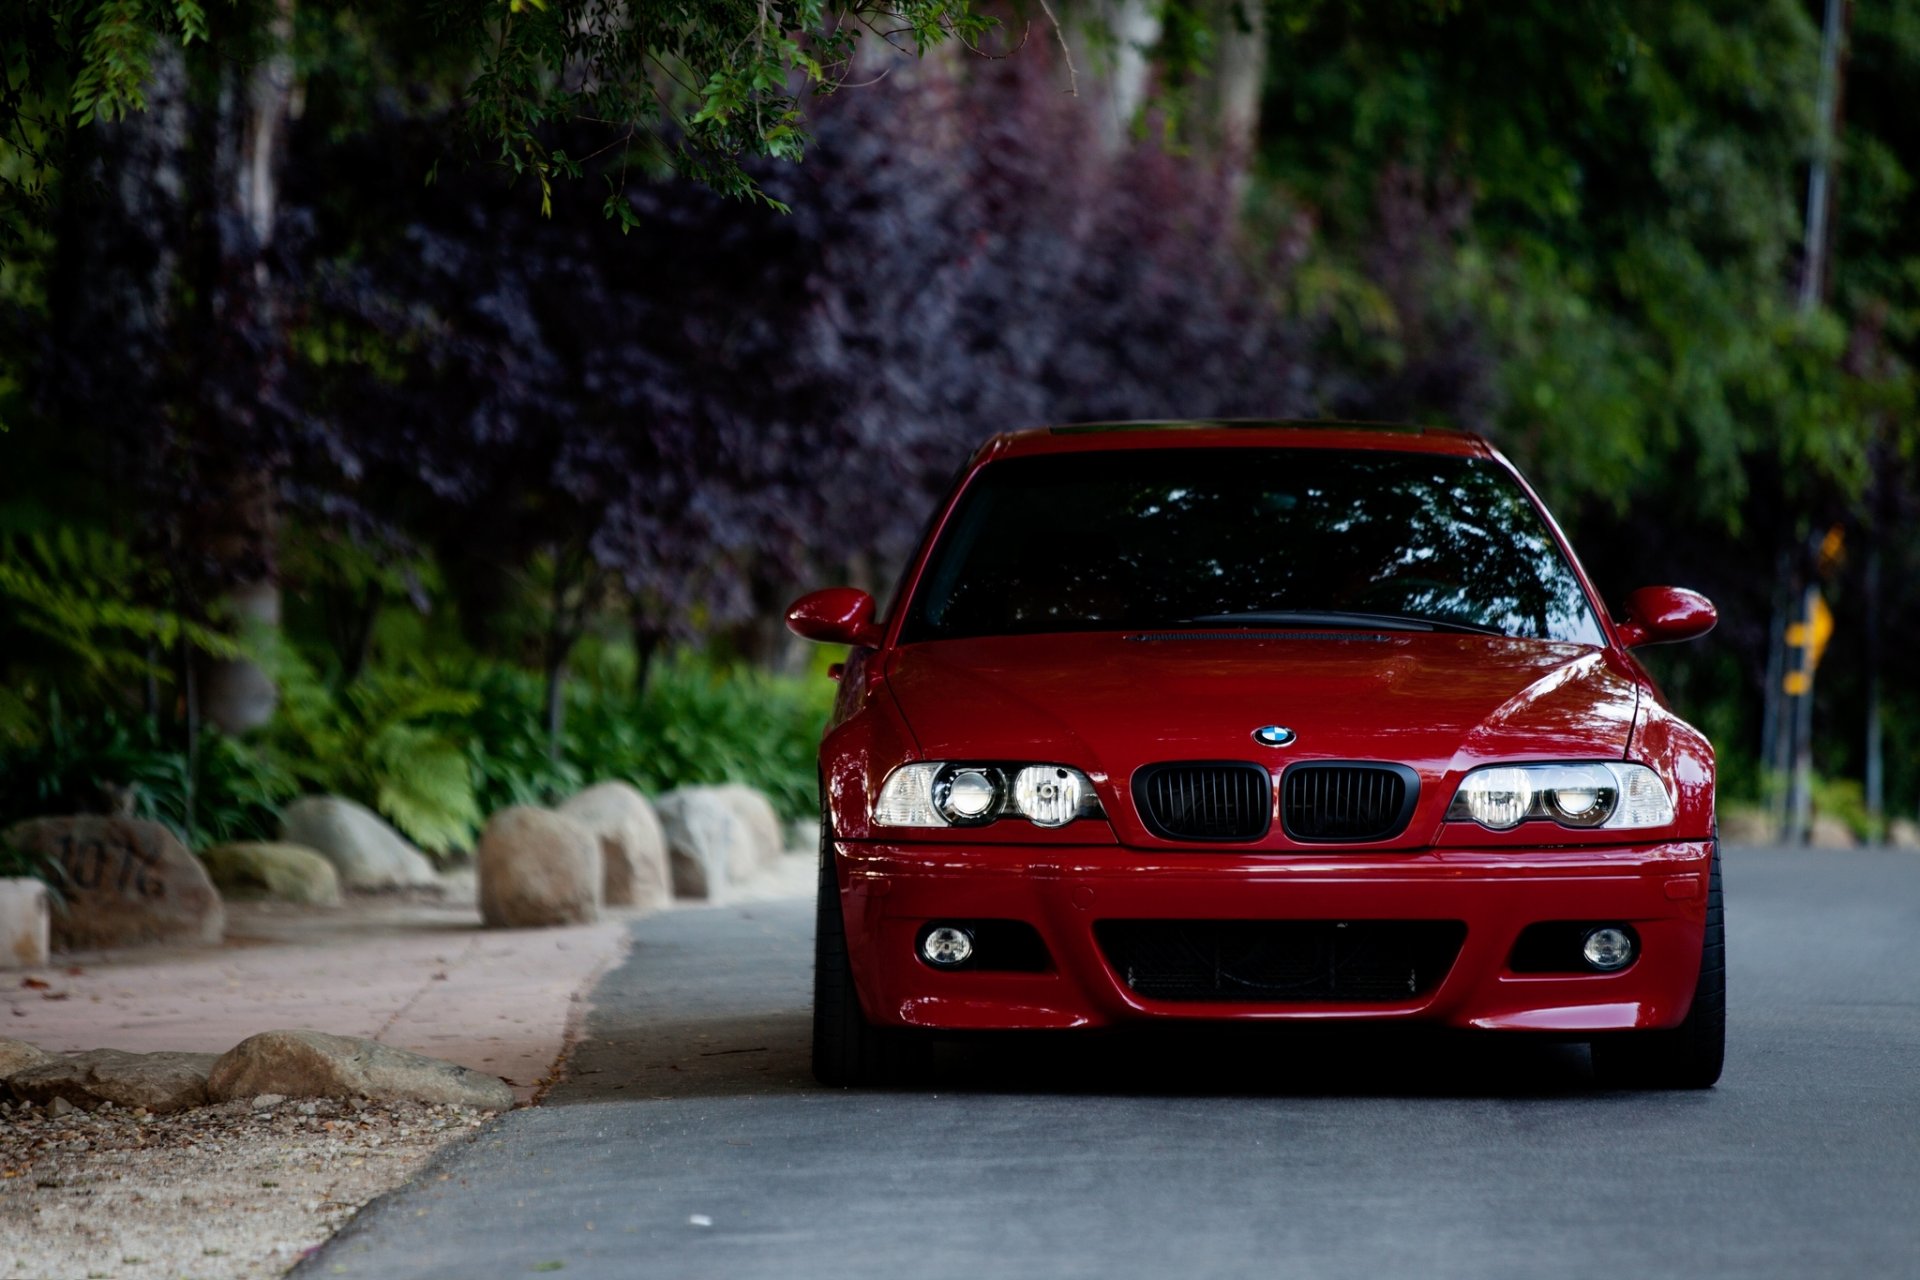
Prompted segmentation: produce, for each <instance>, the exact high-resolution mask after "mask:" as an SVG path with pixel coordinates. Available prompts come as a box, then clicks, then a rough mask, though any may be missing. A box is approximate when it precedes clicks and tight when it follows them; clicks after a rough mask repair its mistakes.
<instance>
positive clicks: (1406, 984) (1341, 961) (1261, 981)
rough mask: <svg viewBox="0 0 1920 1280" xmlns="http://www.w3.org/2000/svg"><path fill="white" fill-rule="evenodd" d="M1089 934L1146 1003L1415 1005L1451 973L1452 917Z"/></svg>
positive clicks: (1456, 930)
mask: <svg viewBox="0 0 1920 1280" xmlns="http://www.w3.org/2000/svg"><path fill="white" fill-rule="evenodd" d="M1094 936H1095V937H1096V938H1097V939H1098V940H1099V943H1100V949H1101V951H1102V952H1103V953H1105V955H1106V958H1107V963H1108V964H1110V965H1112V966H1113V968H1114V971H1115V972H1116V973H1118V974H1119V975H1120V978H1121V980H1122V981H1123V982H1125V983H1126V984H1127V986H1128V988H1129V989H1131V990H1132V991H1134V992H1136V993H1138V994H1139V995H1142V996H1145V997H1147V998H1148V999H1151V1000H1171V1001H1215V1002H1230V1003H1234V1004H1325V1003H1344V1002H1351V1003H1354V1004H1367V1003H1386V1002H1405V1001H1409V1000H1417V999H1419V998H1420V997H1422V996H1424V995H1426V994H1428V993H1429V992H1431V991H1432V990H1433V989H1434V988H1435V987H1437V986H1439V985H1440V981H1441V979H1443V978H1445V977H1446V976H1447V971H1448V970H1449V969H1451V968H1452V967H1453V962H1454V959H1455V957H1457V956H1458V955H1459V954H1460V946H1461V944H1462V943H1463V942H1465V941H1466V937H1467V926H1466V925H1465V924H1463V923H1461V922H1460V921H1458V920H1346V921H1338V920H1102V921H1101V922H1100V923H1098V924H1096V925H1095V926H1094Z"/></svg>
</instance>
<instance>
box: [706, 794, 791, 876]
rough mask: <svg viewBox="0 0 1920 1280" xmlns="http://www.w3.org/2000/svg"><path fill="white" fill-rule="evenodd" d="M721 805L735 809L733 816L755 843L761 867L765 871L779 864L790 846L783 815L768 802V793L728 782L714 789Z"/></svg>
mask: <svg viewBox="0 0 1920 1280" xmlns="http://www.w3.org/2000/svg"><path fill="white" fill-rule="evenodd" d="M713 792H714V794H715V795H717V796H719V797H720V800H721V803H723V804H725V805H726V806H727V807H728V808H730V809H732V810H733V816H734V817H736V818H738V819H740V821H741V822H742V823H744V824H746V828H747V835H748V838H749V839H751V840H752V841H753V848H754V853H755V854H756V855H758V857H759V860H760V866H761V867H762V868H763V869H764V868H766V867H771V866H773V865H774V864H776V863H778V862H779V861H780V854H781V853H782V852H783V851H784V850H785V849H786V847H787V833H786V830H785V829H784V828H783V827H781V825H780V814H779V813H778V812H777V811H776V810H775V809H774V807H773V801H771V800H769V799H767V795H766V792H764V791H759V790H756V789H755V788H753V787H750V786H748V785H747V784H746V783H744V782H729V783H726V784H724V785H722V786H718V787H715V788H714V789H713Z"/></svg>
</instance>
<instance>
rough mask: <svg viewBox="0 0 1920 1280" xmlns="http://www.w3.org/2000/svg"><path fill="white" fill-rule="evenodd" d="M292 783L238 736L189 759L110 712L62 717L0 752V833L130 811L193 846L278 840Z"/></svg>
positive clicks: (211, 736)
mask: <svg viewBox="0 0 1920 1280" xmlns="http://www.w3.org/2000/svg"><path fill="white" fill-rule="evenodd" d="M297 790H298V789H297V785H296V783H295V781H294V779H293V778H292V777H291V776H290V775H289V774H287V773H286V772H285V771H284V770H282V769H280V768H279V767H278V766H276V765H275V764H274V763H273V762H272V761H271V760H269V759H267V758H265V757H263V756H262V755H261V754H260V753H259V752H257V751H256V750H255V749H253V748H251V747H249V746H248V745H247V744H245V743H243V742H240V741H238V740H236V739H233V738H229V737H226V736H225V735H222V734H219V733H215V732H212V731H208V732H205V733H202V734H201V736H200V739H199V742H198V744H197V749H196V750H195V752H194V753H193V755H192V756H189V754H188V753H187V752H186V750H185V749H184V748H183V746H182V745H180V744H179V743H174V742H167V741H163V740H161V739H160V738H159V737H158V735H157V734H156V733H155V732H154V731H153V730H152V729H151V728H149V727H148V726H146V725H145V724H141V723H128V722H127V721H125V720H123V719H122V718H120V717H119V716H117V715H114V714H113V713H111V712H96V713H94V714H90V715H87V716H84V717H78V718H76V717H70V716H62V715H58V714H56V715H55V716H54V717H53V719H52V723H51V726H50V728H49V731H48V732H47V733H46V734H45V735H44V736H43V737H41V738H40V739H38V740H37V741H35V742H33V743H31V744H27V745H14V746H12V747H10V748H6V749H0V827H3V826H6V825H9V824H11V823H13V822H16V821H19V820H21V819H24V818H30V817H36V816H40V815H43V814H69V813H125V814H129V815H131V816H133V817H137V818H145V819H148V820H150V821H154V822H161V823H164V824H166V825H167V826H168V827H170V828H171V829H172V830H173V832H174V834H176V835H178V836H179V837H180V838H181V839H182V840H183V841H185V842H186V843H188V844H189V845H207V844H218V843H221V842H223V841H228V840H262V839H272V838H273V836H274V834H275V832H276V831H277V830H278V827H279V810H280V807H281V805H283V804H284V803H285V802H286V801H287V800H289V799H291V798H292V797H293V796H294V795H295V794H297Z"/></svg>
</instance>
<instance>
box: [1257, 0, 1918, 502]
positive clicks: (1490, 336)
mask: <svg viewBox="0 0 1920 1280" xmlns="http://www.w3.org/2000/svg"><path fill="white" fill-rule="evenodd" d="M1277 12H1278V15H1279V21H1277V22H1276V24H1275V29H1276V32H1277V36H1276V39H1275V41H1274V43H1273V54H1274V66H1273V69H1272V74H1271V75H1270V79H1269V83H1270V85H1271V89H1270V92H1269V101H1268V108H1267V110H1268V119H1269V123H1270V129H1269V133H1268V136H1267V139H1266V156H1265V169H1266V178H1267V181H1268V182H1270V183H1273V184H1276V185H1277V186H1279V187H1281V188H1282V189H1283V190H1284V191H1285V192H1287V193H1289V195H1290V198H1291V199H1292V200H1294V201H1297V202H1302V203H1304V205H1305V206H1306V207H1307V208H1309V209H1311V210H1312V211H1313V214H1314V216H1315V217H1317V218H1318V219H1319V220H1320V222H1321V225H1322V226H1323V227H1324V228H1325V233H1326V234H1325V237H1324V239H1323V240H1321V241H1319V242H1316V243H1315V244H1314V245H1313V246H1312V249H1311V253H1310V257H1309V262H1308V267H1307V269H1306V270H1305V271H1304V272H1303V273H1302V274H1303V275H1304V276H1305V277H1306V278H1307V279H1309V280H1312V279H1315V278H1319V279H1324V280H1331V281H1335V282H1338V287H1337V288H1334V287H1327V286H1323V287H1322V288H1321V289H1320V290H1319V291H1318V296H1322V297H1328V298H1332V299H1334V300H1336V301H1338V300H1341V299H1356V298H1357V299H1367V298H1369V297H1372V298H1374V299H1375V300H1377V297H1378V295H1369V294H1368V293H1367V292H1366V291H1365V287H1364V286H1365V285H1366V284H1369V283H1370V284H1376V285H1379V286H1381V287H1382V288H1383V290H1384V294H1385V296H1386V297H1387V298H1388V299H1389V300H1390V302H1391V304H1392V305H1391V307H1390V309H1388V310H1386V311H1385V312H1383V311H1382V310H1381V309H1379V308H1378V307H1377V306H1376V307H1372V308H1370V309H1368V310H1366V311H1364V312H1359V313H1355V314H1358V315H1359V316H1360V319H1359V322H1358V323H1353V322H1351V321H1349V322H1348V323H1346V324H1343V325H1339V326H1336V327H1334V328H1332V329H1330V331H1329V337H1330V338H1331V339H1332V340H1333V343H1334V346H1335V349H1336V350H1337V351H1339V352H1341V353H1343V355H1344V357H1345V358H1347V359H1350V360H1352V361H1354V362H1355V363H1358V364H1359V365H1360V366H1361V367H1362V368H1366V367H1369V366H1371V367H1373V368H1375V369H1377V370H1378V371H1379V373H1380V374H1381V375H1383V376H1390V375H1392V374H1395V373H1397V372H1399V371H1400V369H1401V367H1402V366H1403V365H1404V364H1405V362H1406V361H1407V359H1408V358H1409V353H1410V352H1417V350H1418V347H1419V345H1420V339H1421V338H1422V337H1423V336H1424V337H1425V339H1426V341H1427V342H1428V344H1429V345H1431V346H1438V345H1440V344H1441V343H1442V342H1444V341H1445V338H1446V335H1447V334H1448V333H1450V332H1457V331H1459V330H1460V329H1461V328H1462V327H1465V328H1466V329H1467V330H1468V331H1477V332H1478V333H1480V334H1482V335H1484V336H1485V338H1486V339H1487V340H1488V341H1489V344H1490V346H1491V349H1492V355H1493V356H1494V366H1493V369H1492V370H1491V377H1490V381H1491V390H1492V391H1493V392H1494V393H1495V398H1494V402H1493V405H1492V415H1491V420H1490V421H1484V420H1481V421H1475V422H1474V423H1473V425H1476V426H1483V427H1492V428H1494V429H1495V430H1496V432H1497V433H1498V434H1499V435H1500V436H1501V437H1502V438H1503V439H1504V440H1505V441H1506V442H1507V443H1508V444H1509V445H1510V446H1511V447H1512V448H1513V450H1514V451H1515V452H1516V453H1518V454H1519V455H1520V456H1521V457H1522V459H1523V461H1524V462H1526V463H1527V465H1528V466H1529V470H1530V471H1531V472H1532V473H1533V474H1534V475H1535V477H1536V479H1537V480H1539V481H1540V482H1541V483H1542V485H1543V487H1544V488H1545V489H1546V490H1547V491H1548V494H1549V497H1550V499H1551V500H1553V501H1555V502H1556V504H1557V505H1561V506H1563V507H1567V508H1573V509H1576V510H1577V508H1578V507H1579V506H1580V505H1583V504H1585V503H1588V502H1590V501H1594V500H1597V501H1598V503H1600V504H1603V505H1605V506H1608V507H1611V508H1612V510H1613V511H1614V512H1615V513H1618V512H1620V511H1624V510H1626V509H1627V508H1628V507H1630V506H1636V505H1639V504H1642V503H1645V502H1648V501H1667V500H1669V499H1670V498H1671V497H1673V496H1674V495H1675V493H1676V491H1677V492H1679V493H1683V494H1684V496H1685V498H1686V509H1687V510H1688V511H1690V512H1697V513H1699V514H1701V515H1702V516H1704V517H1705V518H1706V519H1707V520H1708V521H1711V522H1713V523H1716V524H1718V525H1719V526H1720V528H1721V529H1722V530H1724V531H1725V532H1727V533H1731V534H1739V533H1741V532H1743V531H1744V530H1745V528H1746V526H1747V524H1748V522H1749V521H1751V520H1752V519H1753V518H1754V514H1755V512H1754V508H1755V505H1756V500H1757V499H1760V498H1763V497H1764V499H1765V500H1766V502H1767V504H1768V505H1776V506H1777V505H1778V504H1779V503H1781V502H1783V501H1786V502H1792V503H1794V504H1795V505H1800V506H1806V505H1816V504H1818V503H1819V502H1821V501H1823V500H1826V499H1828V498H1830V497H1833V496H1839V497H1840V498H1842V499H1843V500H1844V499H1853V498H1857V497H1858V496H1859V495H1860V494H1861V493H1863V492H1864V490H1865V488H1866V485H1867V481H1868V478H1869V464H1868V457H1869V450H1870V446H1871V443H1872V441H1873V440H1874V438H1875V435H1876V433H1877V432H1878V431H1879V430H1880V429H1881V428H1880V422H1879V420H1878V416H1877V414H1876V412H1875V410H1876V408H1877V407H1879V406H1883V405H1899V404H1906V403H1910V402H1911V395H1912V392H1911V386H1910V383H1911V374H1910V372H1909V371H1907V370H1905V369H1899V368H1889V369H1882V370H1875V371H1872V372H1871V373H1870V374H1869V371H1867V370H1864V369H1860V368H1855V369H1852V370H1849V369H1848V368H1846V365H1845V361H1844V360H1843V357H1844V356H1845V355H1846V354H1847V346H1848V327H1847V325H1846V324H1845V323H1843V322H1842V321H1841V319H1840V318H1839V317H1837V316H1836V315H1835V314H1833V313H1832V312H1822V311H1816V312H1815V313H1813V314H1811V315H1801V314H1797V312H1796V308H1795V303H1794V298H1793V287H1794V285H1795V283H1796V276H1795V272H1796V271H1797V261H1796V259H1797V254H1798V251H1799V243H1800V241H1799V237H1800V233H1801V220H1802V202H1803V197H1804V190H1805V170H1804V168H1803V167H1802V165H1801V163H1800V160H1801V158H1802V157H1804V156H1805V155H1806V154H1807V152H1808V149H1809V148H1810V146H1811V145H1812V139H1813V137H1814V133H1815V116H1814V110H1813V96H1814V81H1815V75H1816V70H1817V66H1818V56H1817V54H1818V32H1817V30H1816V29H1815V26H1814V24H1813V22H1812V20H1811V19H1810V17H1809V11H1808V9H1807V7H1806V6H1805V5H1802V4H1800V3H1798V2H1797V0H1765V2H1764V3H1760V4H1743V5H1738V6H1728V5H1724V4H1720V3H1717V2H1716V0H1688V2H1687V3H1682V4H1666V3H1662V4H1651V3H1638V2H1635V0H1613V2H1603V3H1596V4H1591V5H1580V6H1566V5H1560V6H1550V5H1522V6H1456V5H1434V4H1428V3H1420V2H1417V0H1400V2H1399V3H1388V4H1381V5H1367V6H1364V7H1361V6H1346V5H1340V4H1331V3H1320V2H1317V0H1297V2H1295V3H1283V4H1280V5H1279V6H1277ZM1854 127H1855V128H1856V130H1858V129H1859V128H1860V126H1858V125H1857V124H1856V125H1855V126H1854ZM1859 154H1860V156H1861V161H1860V163H1861V165H1862V167H1863V168H1864V169H1865V170H1866V173H1865V181H1866V182H1867V183H1868V185H1869V186H1870V188H1871V190H1870V191H1869V192H1868V193H1867V199H1868V201H1869V203H1870V205H1873V206H1876V208H1875V209H1874V211H1873V212H1871V215H1870V216H1871V217H1873V218H1874V219H1876V221H1874V222H1873V223H1872V224H1871V225H1873V226H1877V227H1882V228H1888V227H1892V226H1894V225H1895V220H1894V219H1893V218H1892V216H1891V213H1890V205H1889V201H1892V200H1895V199H1897V198H1900V193H1902V192H1904V191H1905V190H1906V189H1907V185H1908V184H1909V182H1910V179H1909V178H1908V176H1907V174H1906V173H1905V172H1904V170H1903V169H1902V168H1901V165H1900V163H1899V161H1898V159H1897V158H1896V156H1895V153H1893V152H1892V151H1891V150H1889V149H1888V148H1886V147H1883V146H1882V147H1876V146H1874V145H1872V139H1871V138H1870V137H1869V138H1864V139H1862V140H1861V146H1860V152H1859ZM1850 163H1851V162H1850ZM1849 172H1852V171H1851V170H1849ZM1848 181H1849V182H1851V181H1853V179H1851V178H1849V179H1848ZM1848 190H1849V199H1852V198H1853V195H1852V188H1851V187H1849V189H1848ZM1881 193H1884V194H1881ZM1273 198H1274V197H1268V199H1273ZM1396 255H1397V256H1396ZM1906 292H1907V293H1908V294H1909V296H1911V294H1912V291H1911V289H1908V290H1906ZM1336 314H1337V313H1336ZM1410 407H1411V408H1412V410H1413V411H1414V412H1416V413H1419V412H1423V406H1420V405H1417V404H1416V405H1413V406H1410ZM1774 477H1778V480H1777V481H1776V480H1774V479H1773V478H1774ZM1676 480H1679V481H1680V485H1679V486H1677V487H1676V485H1675V483H1674V482H1675V481H1676ZM1775 483H1777V484H1778V485H1779V486H1780V488H1779V490H1778V491H1776V492H1771V493H1765V494H1761V493H1756V489H1755V486H1756V484H1766V485H1768V486H1771V485H1773V484H1775Z"/></svg>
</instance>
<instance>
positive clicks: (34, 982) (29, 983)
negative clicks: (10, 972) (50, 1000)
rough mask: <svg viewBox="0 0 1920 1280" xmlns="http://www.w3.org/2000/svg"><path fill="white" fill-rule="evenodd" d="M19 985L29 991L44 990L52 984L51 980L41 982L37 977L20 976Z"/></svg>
mask: <svg viewBox="0 0 1920 1280" xmlns="http://www.w3.org/2000/svg"><path fill="white" fill-rule="evenodd" d="M20 985H21V986H23V987H25V988H26V989H27V990H29V991H45V990H46V989H47V988H48V987H50V986H52V985H53V984H52V983H51V982H43V981H41V980H40V979H39V978H22V979H20Z"/></svg>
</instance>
